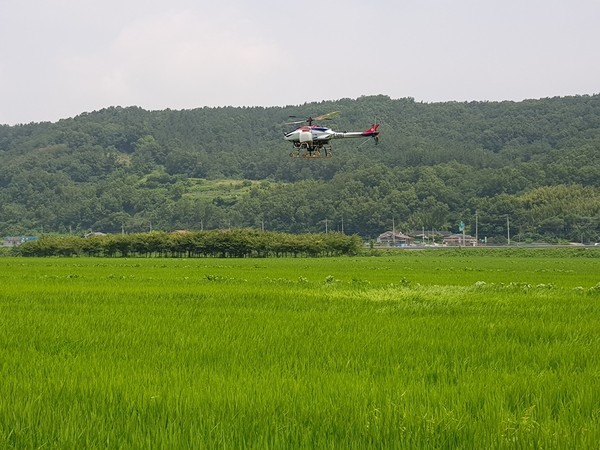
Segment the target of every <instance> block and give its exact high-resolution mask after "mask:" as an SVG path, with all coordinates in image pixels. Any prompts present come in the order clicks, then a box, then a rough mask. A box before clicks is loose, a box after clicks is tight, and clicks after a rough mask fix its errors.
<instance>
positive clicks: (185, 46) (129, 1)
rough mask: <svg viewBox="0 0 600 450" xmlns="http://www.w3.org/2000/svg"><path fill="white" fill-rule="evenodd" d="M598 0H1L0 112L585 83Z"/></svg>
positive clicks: (479, 93) (34, 113)
mask: <svg viewBox="0 0 600 450" xmlns="http://www.w3.org/2000/svg"><path fill="white" fill-rule="evenodd" d="M599 18H600V0H410V1H408V0H369V1H358V0H323V1H319V2H315V1H310V0H301V1H283V0H254V1H249V0H248V1H247V0H218V1H217V0H211V1H203V0H195V1H194V0H164V1H159V0H0V123H3V124H16V123H28V122H39V121H53V122H54V121H56V120H58V119H61V118H66V117H73V116H76V115H78V114H80V113H82V112H90V111H94V110H98V109H101V108H104V107H108V106H116V105H120V106H130V105H137V106H141V107H143V108H145V109H165V108H171V109H184V108H185V109H187V108H196V107H202V106H228V105H232V106H285V105H296V104H302V103H305V102H312V101H320V100H336V99H340V98H356V97H359V96H361V95H372V94H385V95H389V96H390V97H392V98H402V97H414V98H415V99H416V100H417V101H426V102H438V101H448V100H456V101H464V100H522V99H525V98H542V97H553V96H565V95H576V94H594V93H599V92H600V26H599V24H598V19H599Z"/></svg>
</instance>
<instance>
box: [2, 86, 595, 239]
mask: <svg viewBox="0 0 600 450" xmlns="http://www.w3.org/2000/svg"><path fill="white" fill-rule="evenodd" d="M329 111H340V112H341V114H340V115H339V116H338V117H336V118H335V121H334V122H332V123H331V125H332V127H333V128H335V129H339V130H350V129H364V128H365V126H366V125H367V124H369V123H370V122H371V121H373V120H374V118H378V119H377V120H380V121H381V123H382V125H381V131H382V139H381V142H380V144H379V145H378V146H377V147H375V146H371V145H370V144H369V143H367V144H366V145H361V146H360V147H358V146H359V145H360V143H357V141H335V142H334V146H335V149H334V153H335V157H334V158H333V159H331V160H318V161H313V160H303V159H298V160H295V159H291V158H289V157H288V156H287V155H288V153H289V148H288V145H289V143H288V142H285V141H284V140H283V139H282V132H283V131H287V130H288V127H289V126H285V125H283V123H284V122H285V121H286V118H287V117H288V116H289V115H292V114H293V115H297V116H309V115H313V116H314V115H315V114H316V113H317V114H318V113H323V112H329ZM599 124H600V95H593V96H577V97H564V98H548V99H540V100H527V101H523V102H471V103H456V102H449V103H437V104H424V103H416V102H415V101H414V100H413V99H410V98H408V99H399V100H392V99H390V98H389V97H386V96H383V95H379V96H369V97H361V98H358V99H355V100H351V99H342V100H338V101H327V102H319V103H310V104H305V105H301V106H293V107H292V106H288V107H272V108H231V107H227V108H199V109H194V110H185V111H171V110H166V111H153V112H149V111H145V110H143V109H141V108H137V107H131V108H120V107H116V108H108V109H104V110H101V111H95V112H92V113H86V114H82V115H80V116H77V117H75V118H72V119H67V120H61V121H59V122H57V123H41V124H29V125H19V126H0V155H1V156H2V164H1V165H0V235H15V234H33V233H41V232H44V231H45V232H58V233H64V232H66V231H69V230H71V231H73V232H76V233H78V234H84V233H87V232H89V231H104V232H112V233H115V232H121V231H122V230H125V231H126V232H142V231H148V230H150V229H155V230H156V229H158V230H162V231H171V230H174V229H200V228H205V229H215V228H226V227H231V226H235V227H253V228H267V229H269V230H272V231H280V232H292V233H314V232H322V231H324V230H325V227H326V226H328V227H330V228H331V229H333V230H339V231H341V229H342V222H343V229H344V231H347V232H349V233H353V234H354V233H356V234H359V235H361V236H363V237H365V238H374V237H376V236H377V235H379V234H380V233H381V232H383V231H386V230H389V229H390V228H391V223H392V220H394V221H395V223H396V225H397V228H398V229H403V230H404V231H412V230H415V229H416V230H421V229H423V228H424V229H427V230H452V229H453V227H455V225H456V223H458V222H460V221H464V222H465V223H466V224H467V232H469V233H471V234H474V229H475V212H476V211H477V212H478V217H479V219H480V222H479V226H480V232H479V235H480V236H485V237H488V238H489V239H490V240H497V241H499V240H502V239H505V237H506V236H507V232H508V230H507V227H506V216H507V215H508V216H510V219H511V233H512V236H513V237H514V238H515V239H517V240H520V241H537V240H545V241H550V242H557V241H561V240H562V241H564V240H567V241H576V242H582V241H583V242H594V241H598V240H600V211H599V208H598V203H599V200H598V199H600V189H599V188H598V186H600V158H598V157H597V154H598V151H599V150H600V125H599ZM267 179H268V180H269V181H268V182H264V183H262V181H263V180H267ZM244 183H246V184H245V185H243V184H244ZM241 185H243V186H241ZM211 186H212V188H214V189H211ZM238 186H241V187H239V188H238ZM204 187H207V189H206V190H204ZM326 223H327V225H326Z"/></svg>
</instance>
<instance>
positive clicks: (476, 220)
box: [475, 210, 479, 245]
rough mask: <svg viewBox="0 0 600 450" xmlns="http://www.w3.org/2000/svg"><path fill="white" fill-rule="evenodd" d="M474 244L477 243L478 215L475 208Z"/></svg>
mask: <svg viewBox="0 0 600 450" xmlns="http://www.w3.org/2000/svg"><path fill="white" fill-rule="evenodd" d="M475 245H479V215H478V213H477V210H475Z"/></svg>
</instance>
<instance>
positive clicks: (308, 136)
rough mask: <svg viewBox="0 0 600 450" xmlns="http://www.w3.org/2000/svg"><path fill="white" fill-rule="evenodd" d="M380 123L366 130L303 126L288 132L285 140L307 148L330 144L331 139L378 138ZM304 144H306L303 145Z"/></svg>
mask: <svg viewBox="0 0 600 450" xmlns="http://www.w3.org/2000/svg"><path fill="white" fill-rule="evenodd" d="M378 127H379V124H374V125H373V126H372V127H371V128H369V129H368V130H365V131H341V132H340V131H333V130H332V129H331V128H327V127H321V126H317V125H310V126H303V127H300V128H297V129H296V130H294V131H290V132H289V133H286V135H285V140H286V141H291V142H292V143H293V144H294V146H295V147H299V146H303V147H306V148H313V147H317V148H319V147H322V146H323V145H325V144H328V143H329V141H330V140H331V139H340V138H365V137H372V138H375V139H376V138H377V137H378V136H379V131H377V128H378ZM303 144H304V145H303Z"/></svg>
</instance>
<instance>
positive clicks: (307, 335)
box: [0, 255, 600, 449]
mask: <svg viewBox="0 0 600 450" xmlns="http://www.w3.org/2000/svg"><path fill="white" fill-rule="evenodd" d="M599 269H600V261H599V260H587V259H586V260H585V261H583V260H582V261H580V260H573V261H568V262H567V261H564V260H559V259H556V260H554V259H551V258H539V259H534V260H532V259H531V258H528V259H527V261H524V259H519V258H518V257H511V258H497V259H493V258H492V259H487V258H485V257H481V256H472V257H466V258H465V259H460V258H458V260H457V258H455V257H452V258H449V257H448V258H444V257H441V256H439V255H438V256H435V255H430V256H426V257H424V256H422V255H419V256H414V257H412V256H411V257H398V258H353V259H350V258H339V259H328V260H306V259H284V260H146V259H131V260H98V259H35V260H33V259H20V258H19V259H0V283H1V286H2V288H1V290H0V380H1V382H0V447H1V448H14V449H23V448H25V449H27V448H322V447H326V448H350V447H351V448H369V447H371V448H597V443H598V442H600V429H599V427H598V425H597V423H598V422H599V419H600V356H599V351H598V348H599V344H600V333H599V332H598V330H600V314H599V313H600V292H599V291H600V289H599V288H597V287H596V286H597V284H598V282H599V281H600V275H598V274H600V270H599Z"/></svg>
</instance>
